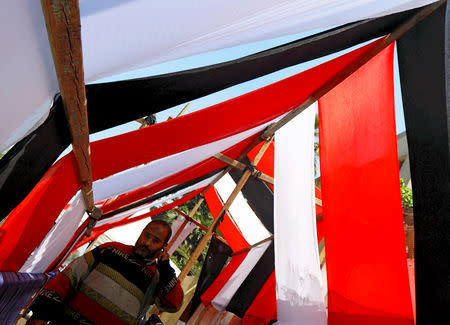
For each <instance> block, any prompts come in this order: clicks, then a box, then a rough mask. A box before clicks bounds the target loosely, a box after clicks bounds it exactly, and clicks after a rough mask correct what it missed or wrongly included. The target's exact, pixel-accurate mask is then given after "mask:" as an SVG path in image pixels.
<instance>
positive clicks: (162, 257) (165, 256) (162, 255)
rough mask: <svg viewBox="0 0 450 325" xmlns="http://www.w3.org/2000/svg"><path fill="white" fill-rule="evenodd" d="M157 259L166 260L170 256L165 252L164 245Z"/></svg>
mask: <svg viewBox="0 0 450 325" xmlns="http://www.w3.org/2000/svg"><path fill="white" fill-rule="evenodd" d="M157 257H158V260H159V261H161V262H163V261H167V260H168V259H169V257H170V255H169V253H167V251H166V248H165V247H164V248H163V249H161V250H160V251H159V253H158V256H157Z"/></svg>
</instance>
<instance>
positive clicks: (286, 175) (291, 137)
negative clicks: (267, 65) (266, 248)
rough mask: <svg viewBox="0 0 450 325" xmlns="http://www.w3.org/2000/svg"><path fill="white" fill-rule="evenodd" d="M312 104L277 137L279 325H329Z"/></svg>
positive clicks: (276, 254)
mask: <svg viewBox="0 0 450 325" xmlns="http://www.w3.org/2000/svg"><path fill="white" fill-rule="evenodd" d="M316 109H317V104H315V105H312V106H311V107H309V108H308V109H307V110H305V111H304V112H303V113H301V114H300V115H299V116H297V117H296V118H295V119H294V120H292V121H291V122H289V123H288V124H287V125H285V126H284V127H283V128H281V129H280V130H279V131H278V132H277V133H276V134H275V143H276V145H275V191H274V200H275V203H274V211H275V275H276V276H275V277H276V283H277V284H276V287H277V290H276V291H277V315H278V323H277V324H280V325H285V324H313V325H322V324H323V325H325V324H326V323H327V316H326V310H325V303H324V299H323V295H322V277H321V273H320V262H319V253H318V245H317V232H316V216H315V210H314V205H315V200H314V197H315V196H314V116H315V112H316Z"/></svg>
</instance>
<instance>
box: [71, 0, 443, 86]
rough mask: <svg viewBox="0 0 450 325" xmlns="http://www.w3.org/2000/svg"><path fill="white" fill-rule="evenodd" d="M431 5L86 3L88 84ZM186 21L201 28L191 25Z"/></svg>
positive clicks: (360, 0) (384, 0) (386, 0)
mask: <svg viewBox="0 0 450 325" xmlns="http://www.w3.org/2000/svg"><path fill="white" fill-rule="evenodd" d="M433 1H435V0H396V1H392V0H296V1H279V0H247V1H236V0H235V1H227V2H226V3H224V2H223V1H219V0H215V1H207V2H205V1H189V2H186V1H183V0H173V1H169V2H164V1H146V0H139V1H138V0H135V1H120V5H117V4H116V3H115V2H114V3H113V4H110V3H111V0H97V1H88V0H85V1H81V2H80V9H81V15H82V18H81V26H82V37H81V39H82V42H83V56H84V62H85V64H84V67H85V74H86V79H87V81H88V82H89V81H92V80H93V79H95V78H98V77H104V76H108V75H113V74H115V73H119V72H125V71H129V70H131V69H137V68H143V67H147V66H150V65H152V64H156V63H161V62H166V61H170V60H174V59H178V58H182V57H187V56H191V55H195V54H199V53H206V52H210V51H214V50H219V49H223V48H229V47H233V46H237V45H242V44H247V43H250V42H256V41H261V40H265V39H270V38H276V37H280V36H285V35H291V34H297V33H302V32H306V31H311V30H314V29H318V28H325V27H331V26H336V25H341V24H346V23H349V22H352V21H357V20H361V19H365V18H369V17H375V16H380V15H382V14H388V13H392V12H394V11H397V10H398V8H401V9H404V10H406V9H407V8H413V7H418V6H421V5H423V4H427V3H431V2H433ZM98 8H102V9H103V10H98ZM236 8H239V10H236ZM186 17H189V20H190V21H195V22H197V23H196V24H189V23H186V22H185V20H186V19H185V18H186ZM142 31H150V32H146V33H143V32H142ZM132 36H135V37H132Z"/></svg>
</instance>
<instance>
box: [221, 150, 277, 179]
mask: <svg viewBox="0 0 450 325" xmlns="http://www.w3.org/2000/svg"><path fill="white" fill-rule="evenodd" d="M214 158H216V159H217V160H220V161H221V162H224V163H225V164H227V165H229V166H231V167H233V168H236V169H239V170H240V171H244V170H245V168H247V166H246V165H245V164H244V163H241V162H240V161H237V160H234V159H232V158H230V157H227V156H225V155H224V154H222V153H220V152H219V153H218V154H215V155H214ZM252 176H253V177H256V178H258V179H260V180H262V181H263V182H266V183H267V184H271V185H273V184H274V180H273V177H270V176H268V175H266V174H263V173H261V172H260V171H258V170H257V169H255V171H254V172H253V173H252Z"/></svg>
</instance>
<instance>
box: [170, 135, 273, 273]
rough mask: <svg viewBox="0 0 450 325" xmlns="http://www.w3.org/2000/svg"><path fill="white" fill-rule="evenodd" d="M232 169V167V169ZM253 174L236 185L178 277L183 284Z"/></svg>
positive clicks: (258, 158) (266, 144)
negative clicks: (218, 225)
mask: <svg viewBox="0 0 450 325" xmlns="http://www.w3.org/2000/svg"><path fill="white" fill-rule="evenodd" d="M271 140H272V139H271V138H269V139H268V140H267V141H266V142H265V143H264V144H263V145H262V147H261V149H260V150H259V152H258V153H257V155H256V157H255V159H254V160H253V164H254V165H256V164H258V162H259V160H260V159H261V157H262V156H263V154H264V152H265V151H266V149H267V148H268V146H269V144H270V141H271ZM230 168H231V167H230ZM250 174H251V172H250V171H249V170H246V171H245V172H244V174H243V175H242V177H241V179H240V180H239V181H238V183H237V184H236V187H235V189H234V190H233V192H232V193H231V194H230V197H229V198H228V200H227V201H226V202H225V204H224V206H223V207H222V209H221V210H220V212H219V213H218V215H217V217H216V218H215V220H214V222H213V223H212V224H211V226H210V227H209V228H208V231H207V232H206V234H205V235H204V236H203V238H202V240H201V241H200V243H199V244H198V245H197V247H196V248H195V250H194V252H193V253H192V255H191V257H190V258H189V260H188V262H187V263H186V265H185V267H184V268H183V270H182V271H181V273H180V275H179V276H178V279H179V280H180V282H182V281H183V280H184V279H185V278H186V276H187V274H188V273H189V271H190V270H191V269H192V267H193V266H194V264H195V262H196V261H197V259H198V257H199V256H200V254H201V253H202V252H203V250H204V249H205V247H206V245H207V244H208V242H209V240H210V239H211V236H212V233H213V230H214V229H215V227H216V225H217V224H218V223H219V222H220V221H221V219H222V218H221V217H222V215H223V214H224V213H225V211H227V210H228V208H229V207H230V205H231V203H233V201H234V199H235V198H236V196H237V195H238V194H239V192H240V191H241V189H242V187H244V185H245V183H246V182H247V180H248V179H249V177H250Z"/></svg>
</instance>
